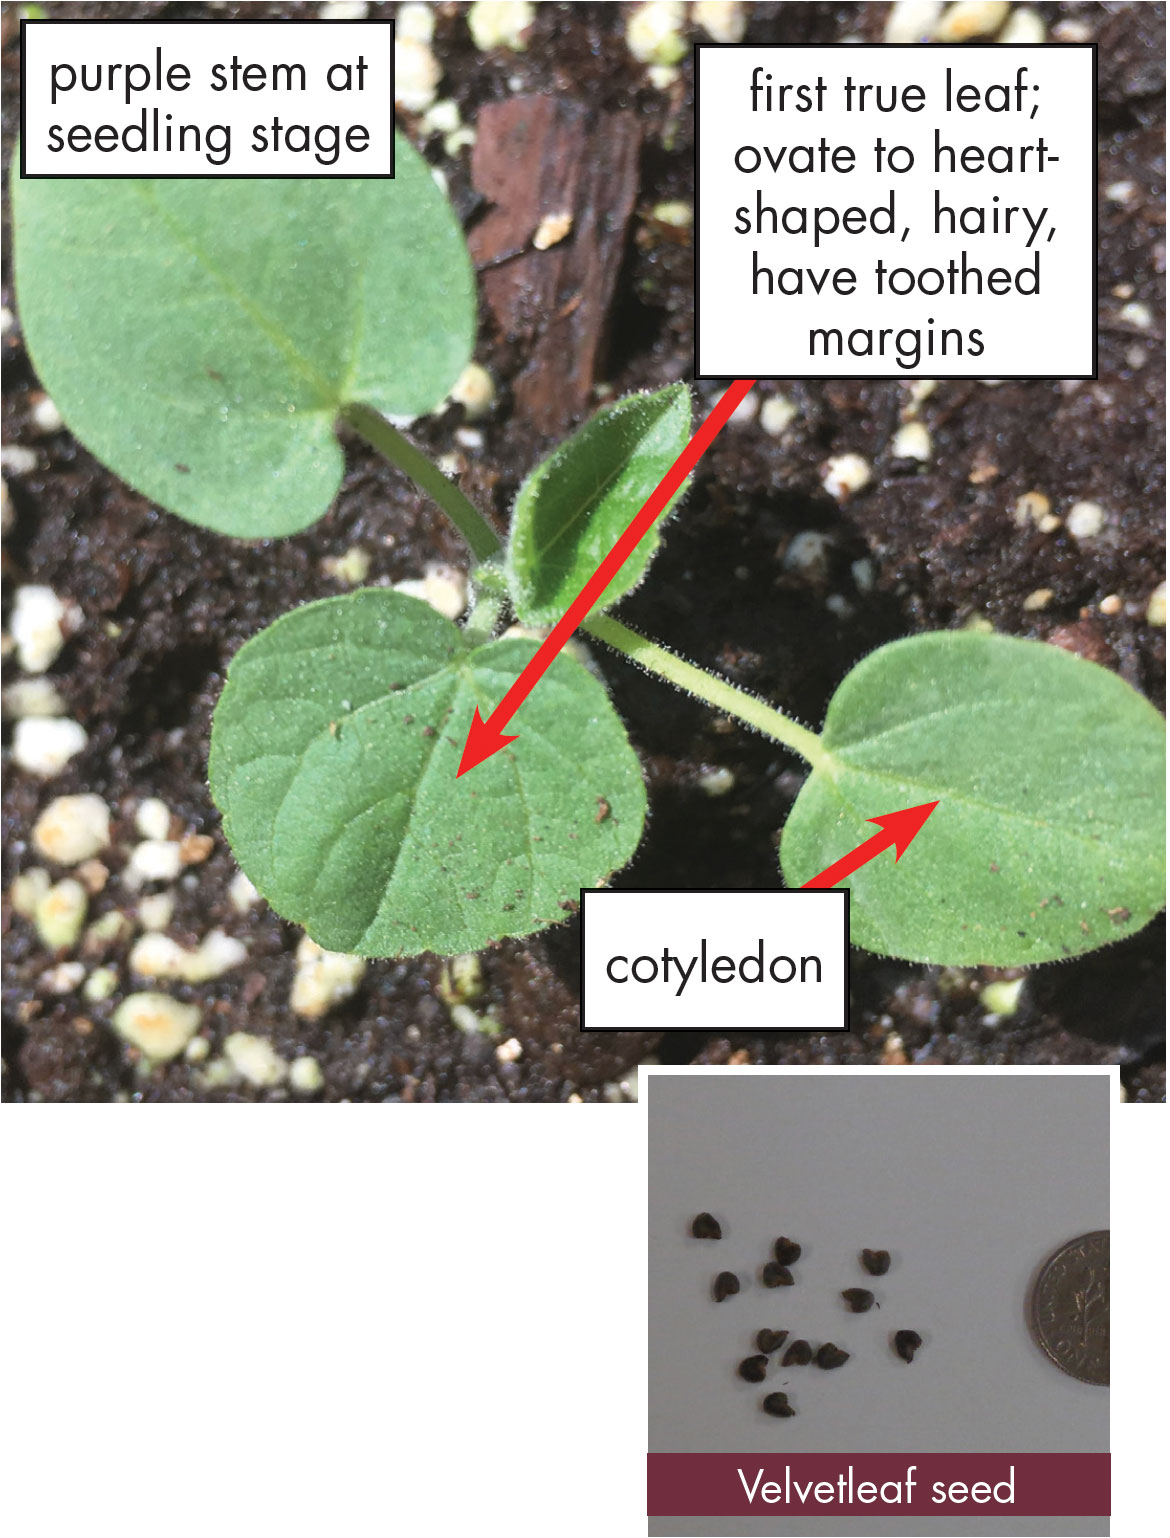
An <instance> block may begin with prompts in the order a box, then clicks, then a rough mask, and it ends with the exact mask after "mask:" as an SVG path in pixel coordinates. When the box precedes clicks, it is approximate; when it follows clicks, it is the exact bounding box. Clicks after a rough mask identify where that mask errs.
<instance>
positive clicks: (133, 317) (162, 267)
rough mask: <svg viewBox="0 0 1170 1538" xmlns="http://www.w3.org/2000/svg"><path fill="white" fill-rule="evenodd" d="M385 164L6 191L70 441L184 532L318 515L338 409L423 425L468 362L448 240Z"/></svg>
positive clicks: (449, 223)
mask: <svg viewBox="0 0 1170 1538" xmlns="http://www.w3.org/2000/svg"><path fill="white" fill-rule="evenodd" d="M395 153H396V175H395V177H394V179H393V180H392V181H376V180H373V181H371V180H362V181H350V180H344V181H342V180H319V181H312V180H306V181H301V180H274V181H255V180H251V179H244V180H241V181H232V180H223V179H212V180H206V181H192V180H179V181H133V180H131V181H116V180H115V181H110V180H93V179H88V178H83V179H80V180H76V181H71V180H65V181H42V180H30V181H19V180H17V179H15V178H14V185H13V192H12V202H13V215H14V223H15V249H16V276H17V293H18V297H19V303H20V313H21V321H22V324H23V327H24V335H25V339H26V341H27V343H28V347H29V350H30V352H31V354H32V358H33V362H34V364H35V366H36V369H37V372H38V374H39V375H40V378H41V382H42V383H43V384H44V386H45V388H46V389H47V390H48V391H49V393H50V395H51V396H52V397H53V399H54V401H55V402H56V404H57V406H58V407H59V408H60V410H61V412H62V414H63V416H64V418H65V420H66V422H67V423H68V424H69V427H70V429H71V430H72V432H74V433H75V434H76V436H77V437H78V438H79V439H80V440H81V441H82V442H83V443H84V444H85V445H86V447H87V448H89V449H90V450H91V451H92V452H93V453H94V454H96V455H97V457H98V458H99V459H101V460H102V461H103V462H104V463H105V464H107V465H108V466H109V467H110V469H111V470H113V471H115V472H116V473H117V474H118V475H120V476H121V477H122V479H123V480H125V481H128V482H129V483H130V485H132V486H134V487H135V488H136V489H137V490H138V491H140V492H142V493H143V494H144V495H145V496H147V497H150V498H151V499H152V500H154V501H156V502H159V503H161V504H162V505H163V506H164V507H167V508H169V509H170V510H171V511H172V512H175V513H178V514H179V515H180V516H181V517H183V518H187V519H189V520H190V521H191V522H192V523H198V524H202V525H204V526H205V527H207V528H210V529H216V530H219V531H220V532H221V533H224V534H234V535H237V536H239V537H241V538H261V537H270V536H277V535H282V534H292V533H295V532H296V531H297V530H298V529H303V528H305V527H306V526H307V525H308V524H310V523H312V522H313V521H314V520H315V519H316V518H319V517H320V516H321V514H322V513H324V512H325V510H326V508H327V507H328V506H329V503H330V502H331V501H332V499H333V497H334V495H335V493H336V491H337V488H338V486H339V485H340V482H341V473H342V467H343V466H342V454H341V450H340V448H339V446H338V443H337V440H336V439H335V437H334V433H333V427H334V423H335V421H336V419H337V415H338V412H339V411H340V409H341V408H342V407H343V406H345V405H347V404H350V403H352V402H362V403H364V404H365V405H368V406H373V407H376V408H377V409H378V410H380V411H383V412H386V413H387V414H390V415H397V416H417V415H419V414H420V413H421V412H425V411H429V410H430V409H432V408H433V407H434V406H435V405H436V404H437V403H438V402H439V401H440V400H441V399H442V398H443V396H444V395H445V394H446V393H447V391H448V390H449V389H450V388H451V385H452V384H453V383H454V381H455V380H456V378H457V377H458V375H459V373H460V372H461V370H462V369H463V367H464V366H465V364H466V362H467V359H468V357H469V356H470V352H471V344H472V339H473V336H474V323H475V295H474V283H473V277H472V272H471V267H470V263H469V261H468V257H467V251H466V247H465V245H464V242H463V233H462V231H461V229H460V227H459V224H458V222H457V221H456V219H455V216H454V214H453V213H452V211H451V209H450V207H449V206H448V204H447V201H446V199H445V198H444V197H443V195H442V193H441V192H440V191H439V189H438V187H436V185H435V183H434V181H433V179H432V177H431V173H430V170H429V169H428V167H427V166H426V165H425V163H424V162H423V161H422V160H421V158H420V157H419V156H418V155H417V154H416V152H415V151H414V150H413V149H412V148H411V146H410V144H409V143H408V142H407V141H406V140H405V139H404V138H403V137H402V136H401V135H399V136H398V138H397V148H396V152H395Z"/></svg>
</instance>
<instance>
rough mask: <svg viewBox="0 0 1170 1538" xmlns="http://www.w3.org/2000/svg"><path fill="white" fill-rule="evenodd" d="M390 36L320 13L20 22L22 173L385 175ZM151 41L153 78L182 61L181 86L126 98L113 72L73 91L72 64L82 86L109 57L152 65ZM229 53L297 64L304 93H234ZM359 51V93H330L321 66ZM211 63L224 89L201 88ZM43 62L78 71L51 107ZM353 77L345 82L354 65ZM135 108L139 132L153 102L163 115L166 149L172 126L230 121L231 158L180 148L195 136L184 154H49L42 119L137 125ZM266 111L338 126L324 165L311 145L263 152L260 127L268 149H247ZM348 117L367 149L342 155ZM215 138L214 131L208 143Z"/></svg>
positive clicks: (378, 26)
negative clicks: (265, 19) (260, 19)
mask: <svg viewBox="0 0 1170 1538" xmlns="http://www.w3.org/2000/svg"><path fill="white" fill-rule="evenodd" d="M391 35H392V34H391V30H390V26H389V24H388V23H387V22H345V23H340V22H336V23H330V24H329V25H328V26H327V27H324V26H323V24H322V23H321V22H320V21H311V22H290V21H281V22H280V23H279V24H274V23H271V22H269V23H257V22H245V21H234V20H233V21H224V22H185V23H182V24H179V23H174V22H166V23H164V22H159V23H158V24H157V25H153V26H146V25H142V24H139V23H127V22H115V21H96V22H74V21H69V22H64V21H58V20H53V21H52V24H51V25H50V24H49V22H48V21H46V22H44V23H41V24H39V25H38V24H34V25H31V26H28V27H25V29H24V37H25V50H26V53H25V70H26V75H25V80H26V95H25V114H26V116H25V134H24V141H23V149H24V154H25V157H26V169H27V171H28V173H29V174H30V175H45V176H220V175H229V176H299V177H315V176H372V175H379V176H385V175H388V174H389V171H390V165H391V152H392V146H393V123H392V115H393V107H392V102H393V82H392V80H391ZM157 48H161V49H162V53H163V69H164V78H165V70H166V67H167V66H168V65H170V64H184V65H186V66H187V68H188V69H189V70H190V82H189V84H188V85H187V88H186V89H185V90H166V89H164V90H162V91H156V90H154V89H153V86H152V88H151V89H150V90H149V91H143V92H135V93H133V95H132V100H131V103H130V105H129V106H127V105H126V92H125V87H124V84H121V82H123V81H124V77H125V72H124V71H120V72H119V74H118V76H117V77H116V79H117V81H118V82H119V84H120V89H119V90H117V91H115V92H110V91H107V90H101V91H93V92H91V91H87V90H83V89H82V87H81V83H80V67H81V65H82V64H83V63H84V64H85V66H86V67H87V69H88V70H89V71H90V77H89V78H90V80H91V82H94V81H96V76H95V75H94V73H93V71H94V69H95V66H97V65H98V64H108V63H112V62H114V61H120V62H122V63H143V64H147V65H149V66H150V67H151V68H152V71H153V68H154V65H155V50H156V49H157ZM237 56H238V58H239V60H240V63H241V66H242V65H244V64H245V63H249V64H250V63H256V64H263V65H266V66H267V67H268V68H269V69H271V66H272V65H273V64H277V63H279V64H303V65H304V67H305V75H306V84H307V89H306V90H305V91H303V92H302V91H300V90H297V89H294V90H291V91H286V90H284V89H279V90H272V89H267V90H264V91H251V90H246V89H244V88H243V87H241V88H240V89H239V90H235V91H233V90H232V89H230V82H231V79H232V76H231V62H232V59H233V57H237ZM359 57H362V58H364V59H365V61H366V66H367V68H366V73H365V87H364V89H363V90H361V91H358V90H356V89H355V90H350V91H335V90H330V89H329V88H328V86H327V84H326V77H327V72H328V70H329V67H330V66H331V65H332V64H334V63H350V64H352V65H354V66H356V64H357V61H358V59H359ZM216 63H222V64H223V65H224V66H225V67H226V71H227V80H228V82H229V88H228V89H227V90H224V91H218V92H217V91H213V90H211V89H210V85H211V80H212V76H211V66H212V65H213V64H216ZM53 64H71V65H73V66H74V68H75V69H77V70H78V84H77V85H76V86H74V88H73V89H72V90H70V91H69V92H68V93H67V94H61V93H58V97H57V102H56V105H54V104H53V103H52V100H51V90H50V85H51V67H52V65H53ZM59 78H60V79H62V80H63V79H65V78H66V77H64V76H61V77H59ZM344 78H345V77H344V75H342V74H340V73H339V74H338V75H336V76H335V77H334V79H335V81H337V82H340V81H342V80H343V79H344ZM352 78H353V79H354V81H355V83H356V80H357V74H356V68H355V70H354V74H353V77H352ZM143 107H145V108H146V109H147V124H148V134H149V132H150V125H151V124H152V123H153V116H152V109H153V108H155V107H157V108H158V109H159V121H160V123H161V124H164V125H165V115H166V113H168V112H169V113H171V114H172V118H173V121H172V123H171V125H170V126H171V129H172V133H173V135H174V143H175V145H176V146H177V145H178V133H177V129H178V126H179V125H180V124H183V123H189V124H198V125H199V126H200V128H201V130H202V129H205V128H206V127H207V126H208V125H210V124H228V125H230V126H231V158H230V159H229V160H228V161H227V162H226V163H224V164H222V165H220V164H215V163H213V162H212V161H211V160H209V159H208V158H207V154H206V153H205V148H206V147H205V146H204V145H203V142H202V134H201V137H200V145H201V147H200V149H198V150H195V149H194V148H192V147H190V146H191V145H193V143H194V141H193V140H188V148H187V149H186V150H185V151H184V152H183V153H179V151H178V149H177V148H176V149H175V151H174V152H173V153H171V154H166V153H160V154H154V153H151V152H148V153H145V154H141V153H132V152H130V151H128V150H125V149H122V148H121V147H119V148H118V149H116V150H110V151H98V150H96V149H94V148H92V147H91V148H89V149H88V150H85V151H82V152H78V153H76V154H74V153H70V151H69V150H67V149H65V150H61V151H59V152H56V153H54V152H51V151H50V150H49V149H48V148H47V145H48V142H49V140H48V129H49V125H50V124H53V123H57V124H60V125H61V127H62V130H63V132H64V134H65V135H66V138H67V136H68V131H69V128H70V127H71V126H72V125H73V124H74V123H86V124H88V125H89V126H90V127H91V128H96V127H97V126H98V125H100V124H103V123H109V124H113V125H114V126H115V127H116V128H118V129H119V130H121V128H122V127H123V126H124V125H126V124H128V123H135V124H136V123H139V122H140V121H141V117H142V109H143ZM274 115H275V116H278V117H279V118H280V121H281V123H282V124H289V123H308V124H309V125H310V128H311V129H314V128H316V127H317V125H319V124H340V125H341V152H340V154H339V156H338V158H337V160H336V161H335V162H334V164H332V165H328V164H322V163H321V162H320V161H319V160H318V159H317V157H316V155H315V154H314V153H313V152H312V151H309V152H308V153H293V152H291V151H286V150H284V149H283V148H282V149H281V151H280V152H279V153H273V151H272V149H271V142H272V134H271V131H270V127H269V132H268V141H269V146H270V147H269V149H268V150H267V151H266V152H265V153H263V154H256V153H254V152H253V150H252V128H253V125H254V124H257V123H262V124H265V125H271V122H272V119H273V116H274ZM357 123H361V124H363V125H364V126H365V127H366V128H367V129H368V130H369V141H368V146H367V148H366V149H364V150H362V151H361V152H360V153H356V152H355V153H349V152H347V151H346V149H345V129H346V127H348V126H349V125H351V124H357ZM310 137H311V135H310ZM219 138H220V136H219V135H218V134H217V135H216V136H215V141H214V142H215V143H216V144H218V143H219ZM149 142H151V141H150V140H149V139H148V143H149ZM219 158H220V157H219V156H218V155H216V156H215V157H214V159H215V160H218V159H219Z"/></svg>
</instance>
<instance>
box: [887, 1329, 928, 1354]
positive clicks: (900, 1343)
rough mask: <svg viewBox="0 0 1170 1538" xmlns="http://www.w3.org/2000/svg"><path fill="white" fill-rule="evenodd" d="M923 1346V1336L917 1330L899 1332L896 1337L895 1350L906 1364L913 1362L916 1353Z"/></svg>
mask: <svg viewBox="0 0 1170 1538" xmlns="http://www.w3.org/2000/svg"><path fill="white" fill-rule="evenodd" d="M921 1344H922V1336H921V1335H919V1333H918V1331H917V1330H899V1331H898V1333H897V1334H896V1335H895V1336H894V1350H895V1351H896V1352H897V1353H898V1355H899V1356H900V1357H901V1358H902V1360H903V1361H904V1362H912V1361H913V1360H914V1353H915V1352H916V1351H917V1350H918V1348H919V1346H921Z"/></svg>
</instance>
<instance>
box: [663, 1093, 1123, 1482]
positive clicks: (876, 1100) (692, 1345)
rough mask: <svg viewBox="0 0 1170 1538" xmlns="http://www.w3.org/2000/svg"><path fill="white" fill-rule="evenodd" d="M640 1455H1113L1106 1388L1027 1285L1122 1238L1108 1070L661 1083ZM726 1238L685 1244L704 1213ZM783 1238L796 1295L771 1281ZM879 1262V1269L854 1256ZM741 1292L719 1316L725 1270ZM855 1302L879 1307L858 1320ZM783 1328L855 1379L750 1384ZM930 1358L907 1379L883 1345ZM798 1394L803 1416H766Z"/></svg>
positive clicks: (792, 1373) (789, 1378) (773, 1371)
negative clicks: (1032, 1333)
mask: <svg viewBox="0 0 1170 1538" xmlns="http://www.w3.org/2000/svg"><path fill="white" fill-rule="evenodd" d="M647 1107H648V1113H649V1116H650V1451H651V1452H713V1453H715V1452H745V1453H746V1452H758V1453H769V1454H775V1453H776V1452H777V1451H778V1450H782V1451H783V1452H785V1453H793V1454H796V1453H802V1452H837V1451H847V1452H850V1453H878V1452H906V1453H945V1452H959V1453H975V1452H987V1453H1000V1452H1003V1453H1010V1452H1018V1453H1024V1452H1027V1453H1043V1452H1107V1451H1108V1446H1109V1391H1108V1390H1105V1389H1102V1388H1100V1387H1094V1386H1092V1385H1089V1384H1085V1383H1079V1382H1077V1381H1076V1380H1075V1379H1073V1378H1070V1377H1068V1376H1066V1375H1065V1374H1064V1373H1062V1372H1060V1371H1058V1370H1057V1369H1056V1368H1055V1367H1054V1366H1053V1365H1052V1363H1051V1362H1049V1360H1048V1358H1047V1357H1046V1356H1044V1355H1043V1353H1042V1352H1041V1351H1039V1350H1038V1349H1037V1347H1036V1346H1035V1345H1034V1344H1033V1343H1032V1341H1031V1339H1030V1337H1029V1334H1028V1330H1027V1326H1026V1319H1025V1305H1026V1299H1027V1297H1028V1292H1029V1284H1030V1280H1031V1277H1032V1275H1033V1274H1034V1272H1035V1270H1036V1268H1037V1267H1038V1266H1039V1265H1040V1264H1041V1263H1042V1262H1043V1261H1044V1260H1045V1259H1047V1257H1048V1255H1049V1253H1050V1252H1051V1251H1052V1250H1054V1249H1056V1248H1057V1247H1058V1246H1060V1245H1061V1244H1063V1243H1065V1242H1066V1241H1068V1240H1069V1239H1074V1238H1076V1237H1077V1235H1079V1234H1083V1233H1087V1232H1089V1231H1090V1230H1092V1229H1097V1228H1108V1227H1109V1159H1108V1132H1109V1085H1108V1082H1107V1081H1106V1080H1105V1079H1103V1078H1101V1077H1098V1078H1097V1079H1095V1080H1094V1079H1088V1078H1068V1077H1061V1078H1055V1077H1052V1078H1030V1079H1018V1078H1012V1077H1009V1076H1001V1077H999V1078H997V1079H994V1080H989V1079H986V1078H978V1079H973V1078H963V1077H956V1076H954V1075H951V1076H946V1077H943V1076H940V1075H937V1074H927V1075H925V1076H921V1077H918V1078H914V1079H910V1078H906V1077H902V1078H897V1079H893V1078H874V1077H868V1078H858V1077H848V1076H840V1075H837V1076H834V1077H831V1078H830V1077H829V1076H827V1075H822V1076H821V1077H819V1078H816V1079H808V1078H775V1077H765V1078H760V1077H753V1078H750V1079H749V1078H746V1077H743V1076H740V1077H736V1078H734V1079H733V1078H729V1077H724V1078H721V1079H712V1078H701V1079H700V1078H673V1079H672V1078H670V1077H669V1076H667V1075H659V1076H657V1077H655V1078H654V1079H652V1080H651V1083H650V1086H649V1092H648V1095H647ZM704 1210H706V1211H710V1212H713V1213H715V1214H716V1216H717V1217H718V1218H719V1220H720V1222H721V1223H722V1225H723V1238H722V1240H721V1241H719V1242H718V1243H713V1242H710V1241H706V1242H705V1241H702V1240H698V1239H692V1238H691V1237H690V1232H689V1225H690V1220H691V1218H692V1217H693V1216H694V1214H695V1213H696V1212H698V1211H704ZM780 1234H783V1235H785V1236H787V1237H789V1238H792V1239H795V1240H796V1241H797V1242H798V1243H800V1244H801V1245H802V1246H803V1254H802V1255H801V1258H800V1260H799V1261H797V1262H796V1264H795V1265H794V1267H793V1272H794V1275H795V1277H796V1285H795V1286H793V1287H791V1288H788V1287H785V1288H775V1289H768V1288H765V1287H763V1286H762V1285H761V1284H760V1281H759V1270H760V1267H761V1266H762V1265H763V1263H764V1262H765V1261H767V1260H770V1259H771V1258H772V1242H773V1240H774V1239H775V1238H776V1237H777V1236H778V1235H780ZM863 1247H864V1248H869V1249H887V1250H889V1251H890V1252H891V1254H892V1257H893V1260H892V1265H891V1268H890V1272H889V1274H888V1275H887V1276H884V1277H869V1276H868V1275H867V1274H866V1273H865V1271H864V1270H863V1269H862V1267H861V1265H860V1262H859V1261H858V1258H857V1257H858V1252H859V1251H860V1250H861V1249H862V1248H863ZM721 1270H730V1271H734V1272H735V1273H736V1274H737V1275H738V1276H739V1278H740V1284H741V1289H742V1290H741V1291H740V1292H739V1294H738V1295H736V1296H735V1297H732V1298H727V1299H725V1300H724V1301H723V1302H722V1303H721V1304H716V1303H715V1302H714V1301H713V1300H712V1298H711V1293H710V1287H711V1278H712V1277H713V1276H714V1274H715V1273H716V1272H717V1271H721ZM846 1287H867V1288H868V1289H869V1290H870V1291H872V1292H873V1293H874V1295H875V1297H876V1298H877V1301H878V1304H879V1305H880V1306H879V1307H874V1308H872V1309H871V1310H870V1311H869V1313H867V1314H850V1313H849V1312H848V1311H847V1309H846V1308H845V1305H844V1303H843V1301H842V1299H841V1296H840V1294H841V1291H842V1289H844V1288H846ZM764 1326H767V1327H768V1328H771V1329H788V1330H789V1331H790V1340H795V1339H797V1338H804V1339H807V1340H809V1341H810V1342H812V1344H813V1347H814V1349H815V1348H816V1346H817V1345H819V1344H820V1343H821V1342H823V1341H833V1342H835V1343H836V1344H837V1345H838V1346H840V1347H842V1348H843V1349H844V1350H846V1351H849V1352H850V1353H851V1357H850V1360H849V1361H848V1362H847V1363H846V1364H845V1366H844V1367H842V1368H838V1369H836V1370H835V1371H831V1372H823V1371H820V1370H819V1369H816V1368H795V1367H790V1368H786V1369H785V1368H781V1367H780V1366H779V1364H778V1363H773V1365H772V1366H771V1368H770V1370H769V1373H768V1377H767V1380H766V1381H765V1382H764V1383H763V1384H758V1385H757V1384H749V1383H745V1382H743V1380H742V1379H740V1378H739V1377H737V1376H736V1373H735V1367H736V1364H737V1363H738V1362H739V1361H740V1360H742V1358H744V1357H745V1356H750V1355H752V1354H753V1353H754V1352H755V1350H756V1347H755V1346H754V1345H753V1341H754V1337H755V1334H756V1331H757V1330H758V1329H760V1328H761V1327H764ZM898 1329H913V1330H917V1331H918V1333H919V1334H920V1335H921V1336H922V1337H923V1341H924V1345H923V1347H922V1349H921V1351H920V1352H919V1353H918V1355H917V1356H916V1357H915V1359H914V1362H913V1363H912V1364H910V1365H909V1366H907V1365H906V1364H904V1363H903V1362H901V1361H899V1360H898V1358H897V1357H896V1356H895V1355H894V1354H893V1352H892V1350H891V1346H890V1335H891V1333H892V1332H893V1331H895V1330H898ZM774 1388H782V1389H784V1390H785V1391H786V1392H787V1393H788V1394H789V1396H790V1398H791V1401H792V1403H793V1405H794V1406H795V1407H796V1409H797V1415H796V1416H795V1417H794V1418H793V1419H792V1420H789V1421H785V1422H784V1423H783V1436H782V1438H778V1437H777V1423H776V1422H775V1421H773V1420H770V1419H769V1418H768V1417H767V1416H765V1415H764V1414H763V1413H762V1412H761V1410H760V1408H759V1405H760V1400H761V1399H762V1397H763V1395H764V1394H765V1393H768V1392H770V1391H771V1390H772V1389H774Z"/></svg>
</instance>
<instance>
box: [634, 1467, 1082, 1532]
mask: <svg viewBox="0 0 1170 1538" xmlns="http://www.w3.org/2000/svg"><path fill="white" fill-rule="evenodd" d="M646 1463H647V1469H646V1512H647V1515H648V1516H651V1517H744V1516H777V1515H787V1516H791V1515H793V1514H794V1513H796V1512H800V1513H801V1514H803V1515H806V1516H826V1517H828V1516H851V1517H857V1516H865V1515H867V1514H868V1513H871V1512H875V1511H880V1512H887V1513H890V1512H896V1513H898V1514H901V1515H906V1516H916V1517H926V1516H932V1515H934V1514H936V1513H942V1514H944V1515H947V1516H954V1515H959V1514H961V1515H965V1516H971V1515H973V1514H975V1515H987V1516H996V1515H1003V1514H1004V1513H1006V1512H1011V1513H1013V1514H1014V1515H1016V1516H1024V1517H1105V1516H1108V1515H1109V1494H1110V1492H1109V1454H1108V1453H923V1454H921V1455H919V1454H914V1453H862V1454H859V1455H858V1456H856V1457H850V1456H849V1455H848V1454H841V1455H837V1454H835V1453H809V1454H804V1455H798V1456H795V1457H791V1458H785V1457H783V1456H772V1457H761V1456H760V1454H759V1453H747V1454H744V1455H742V1456H741V1455H739V1454H736V1453H650V1454H649V1455H648V1457H647V1460H646Z"/></svg>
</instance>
